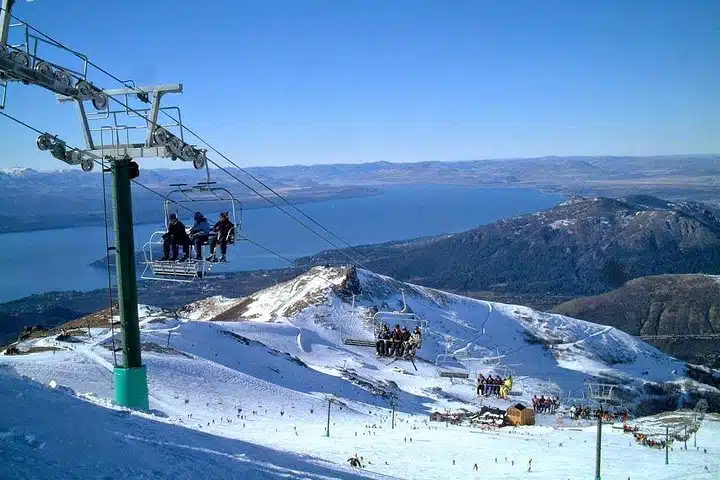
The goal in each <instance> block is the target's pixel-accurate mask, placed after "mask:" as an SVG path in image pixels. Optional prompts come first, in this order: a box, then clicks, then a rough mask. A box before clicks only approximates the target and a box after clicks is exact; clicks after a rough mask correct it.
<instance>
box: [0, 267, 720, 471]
mask: <svg viewBox="0 0 720 480" xmlns="http://www.w3.org/2000/svg"><path fill="white" fill-rule="evenodd" d="M403 297H404V300H403ZM353 300H354V301H353ZM373 306H377V307H379V308H380V309H381V310H385V309H387V310H390V311H397V310H399V309H401V308H403V307H404V306H405V307H406V311H410V312H414V313H415V314H416V315H417V316H418V317H420V318H421V319H422V320H423V325H424V341H423V344H422V347H421V348H420V350H419V352H418V356H417V358H416V360H415V366H416V368H417V370H416V369H415V368H413V365H412V364H411V363H410V362H408V361H404V360H399V361H396V362H393V363H391V362H390V360H389V359H386V358H378V357H376V356H375V354H374V349H372V348H363V347H353V346H348V345H345V344H344V341H343V340H344V339H346V338H348V337H353V338H360V339H372V338H373V325H372V322H370V321H369V317H368V312H369V311H370V309H371V308H372V307H373ZM139 316H140V319H141V342H142V350H143V361H144V363H145V365H146V366H147V368H148V378H149V389H150V408H151V410H150V411H149V412H133V411H128V410H127V409H122V408H118V407H117V406H114V405H113V402H112V400H111V398H112V396H113V374H112V370H113V362H114V354H113V346H114V345H117V343H118V342H119V341H120V340H119V338H116V339H115V343H113V334H112V331H110V329H109V328H108V326H109V325H108V321H107V318H104V319H103V318H102V316H101V315H100V316H95V317H94V318H92V319H88V322H89V323H86V322H84V321H80V322H77V323H75V324H73V325H67V326H66V327H65V329H64V331H55V332H44V333H42V332H40V333H36V334H34V335H31V336H30V338H28V339H25V340H23V341H21V342H20V343H19V344H18V345H16V346H15V347H14V348H13V351H12V352H10V351H9V350H6V352H5V354H4V355H0V399H2V402H3V405H7V406H8V408H4V409H0V424H2V425H3V430H0V439H1V440H0V441H2V444H0V445H2V448H7V449H10V451H11V452H13V454H11V455H8V456H7V458H8V461H5V462H3V464H2V466H0V474H2V478H12V479H15V478H28V477H32V476H42V477H46V476H52V477H54V478H74V477H77V476H81V477H83V478H94V477H96V476H97V475H96V472H97V471H102V475H101V476H107V477H110V476H112V477H116V476H129V477H133V478H135V477H141V476H142V477H143V478H144V477H147V476H152V477H153V478H167V477H173V478H189V477H193V478H194V477H195V476H197V474H198V473H200V471H203V472H204V473H205V474H206V475H212V476H218V477H228V478H229V477H234V478H239V477H242V478H251V479H254V478H278V479H279V478H318V479H319V478H360V477H366V476H367V477H370V478H447V473H448V468H451V467H453V468H457V469H458V471H459V469H461V468H462V469H464V470H465V471H466V472H471V471H472V470H471V468H472V466H473V462H477V463H481V464H482V465H483V472H484V474H487V475H491V476H492V478H517V477H519V476H521V475H523V473H524V472H525V470H526V469H527V459H528V458H530V457H532V458H534V461H533V463H532V466H533V471H534V472H535V471H538V472H545V473H550V472H552V474H553V475H555V474H557V475H558V476H559V477H558V478H577V477H578V476H580V473H581V472H585V471H591V469H592V465H593V458H594V457H593V456H594V443H593V442H594V439H595V428H594V426H593V421H592V420H590V421H583V420H580V421H575V420H570V419H569V418H568V417H567V410H566V409H567V407H568V406H569V405H570V404H571V403H572V404H575V403H578V402H587V400H583V398H582V397H583V392H587V390H586V387H587V385H586V383H585V382H598V381H601V382H604V383H608V384H613V385H614V391H615V392H617V396H616V397H615V398H616V401H614V402H613V403H614V404H615V405H616V406H617V407H619V408H629V409H631V410H632V411H633V413H634V415H635V416H637V415H642V414H647V413H652V412H657V411H662V410H666V409H668V408H669V409H674V408H675V407H677V406H683V405H684V406H692V405H694V404H695V402H696V401H697V400H698V398H700V397H702V398H704V399H705V400H706V401H707V402H708V405H709V407H710V408H711V409H718V408H720V390H718V389H717V388H716V387H715V386H712V385H709V384H705V383H701V382H699V381H697V380H694V379H693V376H694V374H693V371H694V370H695V369H694V367H692V366H689V365H686V364H684V363H682V362H679V361H677V360H675V359H672V358H670V357H668V356H667V355H664V354H663V353H661V352H660V351H658V350H657V349H656V348H654V347H652V346H650V345H648V344H646V343H644V342H642V341H639V340H637V339H635V338H633V337H631V336H629V335H628V334H626V333H623V332H621V331H619V330H617V329H615V328H613V327H608V326H601V325H596V324H593V323H589V322H585V321H582V320H576V319H573V318H569V317H565V316H562V315H557V314H548V313H540V312H536V311H534V310H531V309H529V308H526V307H520V306H514V305H504V304H498V303H491V302H484V301H480V300H475V299H470V298H465V297H461V296H459V295H454V294H450V293H446V292H442V291H439V290H435V289H431V288H427V287H421V286H418V285H413V284H408V283H403V282H399V281H397V280H394V279H392V278H389V277H385V276H381V275H378V274H375V273H373V272H370V271H367V270H362V269H355V268H344V267H328V268H325V267H316V268H313V269H312V270H310V271H309V272H307V273H304V274H302V275H300V276H298V277H296V278H293V279H291V280H288V281H286V282H283V283H280V284H278V285H275V286H272V287H269V288H266V289H264V290H261V291H258V292H256V293H253V294H251V295H248V296H246V297H240V298H223V297H208V298H205V299H202V300H200V301H197V302H193V303H191V304H188V305H187V306H186V307H185V308H184V309H182V310H180V311H175V312H168V311H164V310H162V309H158V308H154V307H141V308H140V310H139ZM394 318H396V319H397V318H399V317H398V315H395V316H394ZM396 321H397V320H396ZM398 323H403V322H402V321H401V320H400V321H398ZM84 325H89V326H90V327H91V336H88V335H87V333H86V330H85V329H84V328H78V326H84ZM408 326H412V325H411V324H408ZM116 333H117V332H116ZM445 352H449V355H447V356H446V357H440V359H439V360H440V361H437V362H436V360H437V359H438V355H441V354H445ZM9 353H14V354H9ZM443 358H444V361H442V359H443ZM441 371H455V372H462V371H464V372H468V373H469V374H470V378H468V379H448V378H443V377H441V376H440V375H439V374H440V372H441ZM476 372H483V373H492V374H493V375H498V374H499V375H502V376H504V377H505V376H507V375H509V374H512V375H513V376H514V378H515V383H514V386H513V391H512V392H511V395H510V397H509V398H508V399H507V400H503V399H499V398H495V397H482V398H481V399H477V398H476V397H475V385H474V380H473V378H474V376H475V374H476ZM704 373H705V374H706V376H707V377H709V380H708V381H709V382H710V383H712V381H714V380H717V379H718V378H720V375H718V372H714V371H712V370H706V371H705V372H704ZM30 379H32V381H33V382H36V383H32V382H31V381H30ZM39 384H42V385H39ZM43 385H48V386H49V388H48V387H45V386H43ZM534 394H537V395H558V396H560V397H561V403H562V404H563V405H562V408H561V409H560V412H561V413H558V415H557V416H556V415H550V414H544V413H538V414H537V423H538V425H537V426H534V427H520V428H517V429H515V428H513V429H510V428H508V429H497V428H496V425H497V424H496V423H495V421H494V420H493V419H492V417H482V416H476V418H481V419H483V421H484V422H485V423H484V424H482V425H480V424H475V426H474V427H473V428H468V427H467V426H460V425H458V426H456V425H450V424H449V423H448V422H444V423H435V422H432V421H428V418H429V415H430V414H431V413H432V412H441V413H443V412H447V411H452V412H457V413H458V414H463V412H468V411H471V412H476V411H482V412H485V414H487V413H488V412H496V410H488V409H489V408H501V409H505V408H507V407H509V406H511V405H514V404H517V403H524V404H525V405H528V404H529V401H530V399H531V397H532V395H534ZM329 400H332V402H329ZM38 405H50V406H52V408H40V409H38V407H37V406H38ZM391 408H392V411H391ZM562 412H565V413H562ZM328 415H329V416H330V417H331V418H330V420H327V419H328ZM500 416H502V410H501V411H500ZM670 418H672V419H673V420H672V422H673V423H672V427H671V435H672V436H671V438H673V439H679V438H680V437H679V435H682V434H683V432H684V430H683V429H684V426H685V425H688V424H689V425H690V426H691V430H690V431H692V428H694V427H693V425H699V428H700V430H699V431H698V442H699V444H700V445H701V446H703V447H705V448H706V449H708V450H709V451H710V454H711V455H707V454H705V455H703V454H702V453H701V452H700V451H697V452H696V451H695V450H694V449H693V450H692V451H690V452H688V453H687V454H685V455H686V456H685V457H683V458H684V460H683V461H682V462H674V463H673V465H676V466H670V467H667V466H665V465H661V463H662V462H660V463H658V462H657V461H655V460H656V458H657V453H656V452H653V451H652V450H651V449H648V448H646V447H643V446H640V445H634V444H633V442H632V437H630V436H627V437H625V436H623V434H622V433H620V432H617V431H615V430H614V429H610V428H607V430H606V431H605V436H606V437H605V438H607V441H604V445H603V452H604V455H606V456H609V457H611V458H613V462H608V463H609V465H608V466H607V467H605V468H606V470H605V473H606V474H607V476H614V477H620V476H622V477H623V478H624V476H626V475H632V476H633V477H635V476H640V475H641V474H642V473H643V472H644V473H647V474H650V473H649V472H652V473H653V474H655V473H658V472H659V470H658V469H660V468H664V470H662V472H664V474H665V475H674V476H678V475H689V474H693V475H694V478H712V475H713V474H714V472H715V470H712V471H710V470H709V469H708V468H707V467H708V466H709V467H712V468H714V464H713V463H708V459H709V458H711V457H713V455H714V452H715V451H716V450H715V449H716V448H720V444H718V443H717V439H718V435H717V427H716V426H715V425H714V423H713V422H712V421H710V420H712V418H714V417H709V418H708V419H707V420H705V421H701V422H700V423H697V422H696V421H695V420H694V419H693V417H692V414H691V413H674V414H670V415H669V416H664V417H652V418H650V419H636V418H635V417H633V420H632V422H633V425H638V426H639V428H641V429H642V432H645V433H647V434H652V435H655V434H659V433H660V431H661V430H660V429H661V428H662V433H663V434H664V425H665V424H667V423H666V422H665V423H663V419H665V420H667V421H669V420H668V419H670ZM391 419H392V420H391ZM691 419H692V422H691ZM326 422H327V423H326ZM391 422H392V423H391ZM328 425H329V431H328V430H325V429H326V428H327V426H328ZM478 426H482V427H483V430H481V429H480V428H478ZM438 427H440V428H438ZM565 427H567V428H565ZM487 430H489V431H487ZM604 430H605V429H604ZM327 435H329V438H328V436H327ZM59 438H62V439H63V440H62V441H58V439H59ZM628 441H629V442H630V446H628ZM573 442H574V443H573ZM550 444H552V445H553V447H552V448H550V447H548V445H550ZM585 444H587V445H586V447H587V448H584V447H581V446H583V445H585ZM556 445H557V447H555V446H556ZM563 445H577V446H578V447H576V448H573V449H572V452H573V454H572V455H569V454H568V452H569V451H568V450H567V449H565V448H564V447H563ZM88 449H90V450H91V451H92V452H93V461H92V462H87V459H86V458H84V457H83V456H82V455H80V453H81V452H85V453H86V452H87V451H88ZM676 450H677V449H676ZM355 452H358V455H359V456H362V457H363V462H364V463H365V464H366V468H365V469H362V470H351V469H349V467H348V466H347V459H348V457H350V456H353V455H354V454H355ZM503 456H506V457H508V458H509V461H508V462H507V463H505V462H503V460H502V459H503ZM145 457H147V459H146V458H145ZM493 457H497V458H498V459H499V462H498V464H495V463H494V462H493V460H492V458H493ZM131 458H132V459H133V460H132V461H131ZM561 458H562V459H564V460H563V461H560V460H559V459H561ZM27 459H32V462H31V463H28V462H29V460H27ZM321 459H322V460H321ZM456 461H457V465H454V464H455V462H456ZM166 463H167V464H166ZM656 465H659V466H656ZM672 468H675V469H676V470H671V469H672ZM3 469H6V470H5V471H3ZM223 469H224V470H225V473H222V472H221V470H223ZM382 475H389V476H390V477H383V476H382ZM458 475H459V476H462V474H458ZM541 475H543V474H542V473H541ZM545 476H547V475H545ZM663 478H664V477H663Z"/></svg>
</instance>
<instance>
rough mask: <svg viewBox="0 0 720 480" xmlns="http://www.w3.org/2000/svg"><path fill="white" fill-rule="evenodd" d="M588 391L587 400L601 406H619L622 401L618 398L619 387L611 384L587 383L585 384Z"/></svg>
mask: <svg viewBox="0 0 720 480" xmlns="http://www.w3.org/2000/svg"><path fill="white" fill-rule="evenodd" d="M585 388H586V389H587V394H588V395H587V398H588V399H589V400H590V401H591V402H594V403H596V404H600V405H601V406H607V405H608V404H610V405H617V404H619V402H620V399H619V398H618V396H617V390H618V385H615V384H610V383H599V382H587V383H585Z"/></svg>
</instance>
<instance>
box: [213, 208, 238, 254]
mask: <svg viewBox="0 0 720 480" xmlns="http://www.w3.org/2000/svg"><path fill="white" fill-rule="evenodd" d="M234 228H235V225H233V223H232V222H231V221H230V215H229V214H228V212H222V213H221V214H220V220H219V221H218V222H217V223H216V224H215V226H213V228H212V232H211V233H210V254H211V255H210V256H209V257H208V258H207V260H208V261H210V262H217V261H218V258H217V256H216V255H215V247H217V244H218V243H220V253H221V254H222V255H221V257H220V260H219V261H221V262H226V261H227V258H226V257H225V255H226V254H227V246H228V243H231V237H232V235H233V229H234Z"/></svg>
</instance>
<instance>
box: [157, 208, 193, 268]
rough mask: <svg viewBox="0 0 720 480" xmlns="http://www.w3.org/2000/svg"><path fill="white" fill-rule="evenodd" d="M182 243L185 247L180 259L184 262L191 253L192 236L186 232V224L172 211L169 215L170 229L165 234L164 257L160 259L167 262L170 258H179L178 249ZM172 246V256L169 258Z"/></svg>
mask: <svg viewBox="0 0 720 480" xmlns="http://www.w3.org/2000/svg"><path fill="white" fill-rule="evenodd" d="M180 245H182V247H183V257H182V258H181V259H180V261H181V262H184V261H186V260H187V259H188V256H189V255H190V237H188V234H187V232H185V224H183V223H182V222H181V221H180V220H178V218H177V215H175V214H174V213H171V214H170V216H169V217H168V229H167V232H165V233H164V234H163V258H161V259H160V260H161V261H163V262H166V261H168V260H171V261H173V262H174V261H176V260H177V259H178V250H179V247H180ZM171 248H172V254H173V255H172V258H168V257H169V255H170V249H171Z"/></svg>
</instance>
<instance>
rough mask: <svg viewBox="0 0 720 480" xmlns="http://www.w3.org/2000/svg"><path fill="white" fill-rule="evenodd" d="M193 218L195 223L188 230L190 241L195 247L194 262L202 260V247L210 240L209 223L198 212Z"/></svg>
mask: <svg viewBox="0 0 720 480" xmlns="http://www.w3.org/2000/svg"><path fill="white" fill-rule="evenodd" d="M193 218H194V220H195V223H194V224H193V226H192V228H191V229H190V240H191V241H192V243H193V246H194V247H195V260H202V246H203V244H204V243H205V242H207V241H208V240H209V238H210V237H209V235H210V222H208V221H207V218H205V216H204V215H203V214H202V213H200V212H195V215H194V217H193Z"/></svg>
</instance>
